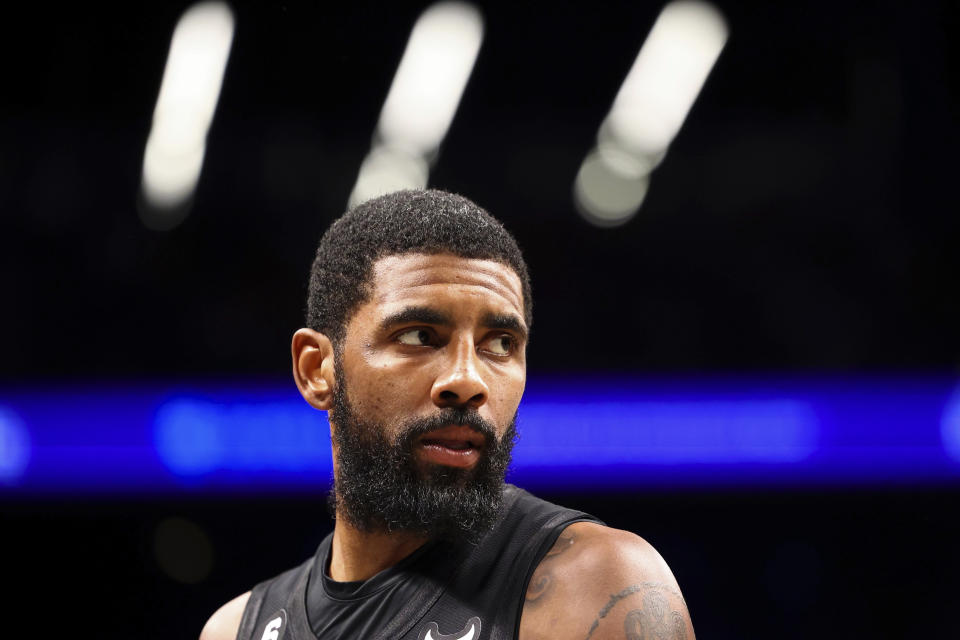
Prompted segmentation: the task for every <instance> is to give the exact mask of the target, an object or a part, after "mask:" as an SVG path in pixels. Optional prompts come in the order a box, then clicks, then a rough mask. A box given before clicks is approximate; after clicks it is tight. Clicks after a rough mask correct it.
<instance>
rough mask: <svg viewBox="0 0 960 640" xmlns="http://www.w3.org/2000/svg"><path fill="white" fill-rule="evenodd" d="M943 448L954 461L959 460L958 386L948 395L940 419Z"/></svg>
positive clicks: (959, 401) (959, 412)
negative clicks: (948, 398)
mask: <svg viewBox="0 0 960 640" xmlns="http://www.w3.org/2000/svg"><path fill="white" fill-rule="evenodd" d="M940 435H941V437H942V438H943V448H944V450H945V451H946V452H947V455H948V456H950V457H951V458H953V460H954V461H956V462H960V386H958V387H957V389H956V391H954V392H953V395H952V396H951V397H950V400H949V401H948V402H947V404H946V406H945V407H944V409H943V418H941V420H940Z"/></svg>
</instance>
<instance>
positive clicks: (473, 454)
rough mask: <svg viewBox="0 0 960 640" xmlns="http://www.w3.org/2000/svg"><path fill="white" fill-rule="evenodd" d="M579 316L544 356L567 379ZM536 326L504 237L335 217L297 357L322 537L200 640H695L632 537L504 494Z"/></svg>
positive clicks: (392, 219) (369, 210)
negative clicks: (310, 428) (317, 437)
mask: <svg viewBox="0 0 960 640" xmlns="http://www.w3.org/2000/svg"><path fill="white" fill-rule="evenodd" d="M571 303H572V304H575V301H573V300H572V301H571ZM588 317H589V316H588V315H587V316H580V315H579V314H571V317H570V319H568V321H569V322H570V323H571V324H570V326H569V331H568V333H567V336H568V338H567V340H565V341H564V343H563V344H557V345H553V346H554V348H557V349H563V350H565V351H567V352H568V353H569V355H570V361H571V362H572V363H574V364H575V363H576V361H577V353H578V351H580V350H582V349H589V348H590V343H591V342H592V341H593V340H594V339H595V338H596V328H595V327H591V326H590V325H589V324H588V323H587V322H585V321H584V320H583V318H588ZM531 322H532V313H531V298H530V281H529V277H528V274H527V266H526V264H525V262H524V260H523V257H522V256H521V254H520V250H519V249H518V247H517V244H516V242H515V240H514V239H513V237H512V236H511V235H510V234H509V233H508V232H507V231H506V230H504V228H503V227H502V226H501V225H500V223H499V222H497V221H496V220H495V219H494V218H492V217H491V216H490V215H489V214H487V213H486V212H485V211H483V210H482V209H480V208H479V207H478V206H477V205H475V204H473V203H472V202H470V201H469V200H467V199H465V198H462V197H460V196H456V195H453V194H449V193H444V192H441V191H404V192H398V193H394V194H390V195H387V196H383V197H381V198H378V199H375V200H372V201H369V202H367V203H365V204H362V205H360V206H358V207H356V208H354V209H353V210H351V211H349V212H348V213H346V214H345V215H344V216H343V217H341V218H340V219H339V220H337V221H336V222H335V223H334V224H333V225H332V226H331V227H330V229H329V230H328V231H327V232H326V234H325V235H324V236H323V238H322V239H321V241H320V246H319V248H318V250H317V256H316V260H315V261H314V263H313V269H312V274H311V280H310V293H309V299H308V302H307V327H308V328H304V329H300V330H299V331H297V332H296V333H295V334H294V336H293V344H292V352H293V375H294V378H295V380H296V383H297V386H298V387H299V389H300V392H301V394H302V395H303V397H304V399H305V400H306V401H307V402H308V403H310V404H311V405H312V406H314V407H315V408H317V409H321V410H325V411H328V412H329V418H330V431H331V437H332V443H333V462H334V489H333V491H332V493H331V498H330V500H331V506H332V508H333V510H334V513H335V517H336V524H335V527H334V531H333V533H332V534H330V535H329V536H328V537H327V538H326V539H325V540H323V542H321V543H320V546H319V548H318V550H317V552H316V554H315V556H314V557H312V558H310V559H308V560H307V561H306V562H304V563H303V564H302V565H301V566H299V567H296V568H294V569H292V570H290V571H287V572H286V573H283V574H281V575H279V576H277V577H276V578H273V579H272V580H268V581H266V582H264V583H261V584H259V585H257V586H256V587H254V588H253V590H252V591H248V592H247V593H245V594H243V595H241V596H239V597H237V598H235V599H234V600H232V601H230V602H228V603H227V604H226V605H224V606H223V607H222V608H220V610H218V611H217V612H216V613H214V614H213V616H212V617H211V618H210V620H209V621H208V622H207V624H206V626H205V627H204V629H203V631H202V633H201V640H233V639H234V638H237V639H239V640H312V639H315V638H319V639H320V640H335V639H338V638H343V639H350V640H401V639H403V640H487V639H496V640H512V639H513V638H520V640H534V639H538V638H542V639H550V640H564V639H569V640H602V639H607V638H628V639H631V640H632V639H638V638H642V639H645V640H652V639H669V640H680V639H690V640H692V639H693V637H694V634H693V627H692V626H691V624H690V617H689V615H688V613H687V609H686V605H685V604H684V601H683V598H682V596H681V595H680V591H679V589H678V587H677V584H676V581H675V580H674V578H673V576H672V574H671V573H670V570H669V568H668V567H667V565H666V563H664V561H663V560H662V559H661V557H660V556H659V555H658V554H657V552H656V551H655V550H654V549H653V548H652V547H651V546H650V545H649V544H647V543H646V542H645V541H644V540H643V539H641V538H639V537H637V536H635V535H634V534H632V533H627V532H625V531H618V530H615V529H611V528H608V527H606V526H604V525H603V524H602V523H601V522H599V521H597V520H596V519H595V518H593V517H591V516H589V515H587V514H585V513H580V512H577V511H572V510H569V509H565V508H563V507H559V506H556V505H553V504H550V503H548V502H545V501H542V500H539V499H537V498H535V497H533V496H532V495H530V494H528V493H526V492H525V491H523V490H521V489H518V488H516V487H513V486H511V485H507V484H504V473H505V471H506V468H507V465H508V463H509V461H510V451H511V448H512V446H513V443H514V439H515V436H516V433H515V430H514V421H515V417H516V412H517V406H518V405H519V403H520V397H521V396H522V395H523V388H524V383H525V380H526V359H525V348H526V343H527V340H528V337H529V332H530V326H531ZM570 393H571V395H572V396H574V397H575V396H576V393H577V389H576V388H575V387H574V388H571V389H570Z"/></svg>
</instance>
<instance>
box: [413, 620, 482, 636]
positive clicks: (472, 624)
mask: <svg viewBox="0 0 960 640" xmlns="http://www.w3.org/2000/svg"><path fill="white" fill-rule="evenodd" d="M479 635H480V618H477V617H473V618H470V619H469V620H467V626H465V627H464V628H463V631H461V632H460V633H453V634H450V635H448V636H445V635H443V634H441V633H440V627H438V626H437V623H436V622H431V623H430V624H428V625H427V632H426V633H425V634H423V640H473V639H474V637H476V636H479Z"/></svg>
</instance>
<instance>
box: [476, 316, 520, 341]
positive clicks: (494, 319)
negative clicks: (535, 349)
mask: <svg viewBox="0 0 960 640" xmlns="http://www.w3.org/2000/svg"><path fill="white" fill-rule="evenodd" d="M480 322H481V323H482V324H483V326H485V327H488V328H490V329H503V330H504V331H513V332H514V333H518V334H520V336H521V337H522V338H526V337H527V327H526V326H525V325H524V324H523V322H522V321H521V320H520V318H518V317H517V316H515V315H513V314H512V313H488V314H485V315H484V316H483V318H482V319H481V321H480Z"/></svg>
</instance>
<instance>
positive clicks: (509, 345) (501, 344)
mask: <svg viewBox="0 0 960 640" xmlns="http://www.w3.org/2000/svg"><path fill="white" fill-rule="evenodd" d="M512 349H513V338H512V337H510V336H497V337H496V338H494V339H493V340H491V341H490V353H494V354H496V355H498V356H508V355H510V351H511V350H512Z"/></svg>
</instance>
